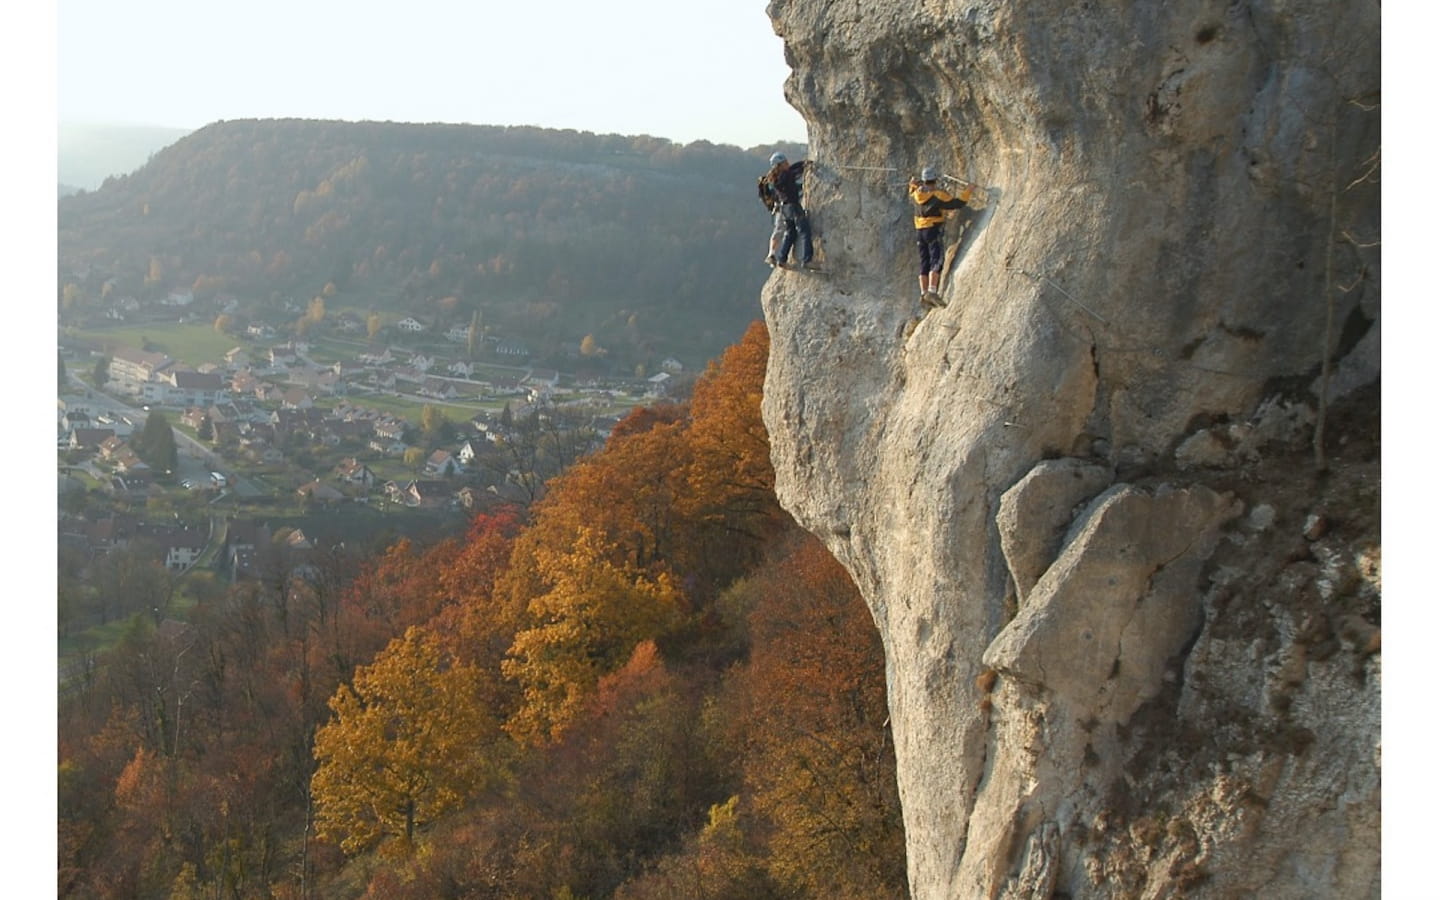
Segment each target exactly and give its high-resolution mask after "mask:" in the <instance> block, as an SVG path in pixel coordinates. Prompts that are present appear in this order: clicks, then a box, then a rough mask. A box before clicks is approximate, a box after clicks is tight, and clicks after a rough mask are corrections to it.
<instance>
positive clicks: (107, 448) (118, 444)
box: [96, 434, 127, 460]
mask: <svg viewBox="0 0 1440 900" xmlns="http://www.w3.org/2000/svg"><path fill="white" fill-rule="evenodd" d="M96 449H97V450H99V451H100V458H101V459H106V460H111V459H115V458H117V457H118V456H120V454H121V453H123V452H124V451H125V450H126V449H127V448H126V446H125V441H124V440H122V439H121V437H120V436H119V435H118V434H112V435H110V436H109V437H107V438H106V439H105V440H103V441H101V442H100V446H99V447H97V448H96Z"/></svg>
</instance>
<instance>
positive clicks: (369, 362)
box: [355, 347, 395, 366]
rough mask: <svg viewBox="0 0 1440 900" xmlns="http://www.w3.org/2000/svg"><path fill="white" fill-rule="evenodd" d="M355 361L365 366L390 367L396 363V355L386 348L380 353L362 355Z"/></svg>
mask: <svg viewBox="0 0 1440 900" xmlns="http://www.w3.org/2000/svg"><path fill="white" fill-rule="evenodd" d="M355 359H356V360H357V361H358V362H359V363H360V364H361V365H364V366H388V365H389V364H390V363H392V362H394V361H395V355H394V354H393V353H391V352H390V348H389V347H386V348H385V349H384V350H382V351H380V352H379V353H361V354H360V355H359V356H357V357H355Z"/></svg>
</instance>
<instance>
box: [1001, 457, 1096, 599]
mask: <svg viewBox="0 0 1440 900" xmlns="http://www.w3.org/2000/svg"><path fill="white" fill-rule="evenodd" d="M1113 477H1114V475H1113V473H1112V472H1111V471H1110V468H1109V467H1108V466H1101V465H1096V464H1094V463H1089V462H1085V461H1084V460H1079V459H1061V460H1045V461H1044V462H1041V463H1040V464H1039V465H1037V466H1036V467H1035V468H1033V469H1031V470H1030V471H1029V472H1027V473H1026V475H1025V477H1024V478H1022V479H1020V481H1019V482H1017V483H1016V485H1015V486H1014V487H1012V488H1010V490H1008V491H1006V492H1005V493H1004V494H1002V495H1001V497H1000V511H999V512H998V513H997V514H996V516H995V524H996V525H997V526H998V527H999V529H1000V549H1001V551H1002V552H1003V553H1004V554H1005V562H1006V564H1007V565H1008V566H1009V567H1010V577H1011V578H1013V579H1015V589H1016V591H1017V593H1018V594H1019V597H1020V600H1021V602H1024V600H1025V597H1026V595H1028V594H1029V593H1030V589H1031V588H1033V587H1034V586H1035V582H1036V581H1038V580H1039V579H1040V575H1041V574H1042V573H1043V572H1044V571H1045V569H1046V568H1048V567H1049V565H1050V563H1051V562H1052V561H1053V560H1054V559H1055V556H1056V554H1057V553H1058V552H1059V550H1060V543H1061V540H1062V539H1063V538H1064V536H1065V532H1066V530H1067V529H1068V528H1069V527H1070V522H1071V520H1072V518H1073V516H1074V513H1075V508H1076V507H1077V506H1078V505H1079V504H1080V503H1081V501H1084V500H1089V499H1090V498H1091V497H1094V496H1095V495H1096V494H1097V493H1099V492H1100V491H1101V490H1102V489H1104V488H1105V487H1107V486H1108V485H1109V484H1110V481H1111V479H1112V478H1113Z"/></svg>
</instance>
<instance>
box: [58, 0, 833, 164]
mask: <svg viewBox="0 0 1440 900" xmlns="http://www.w3.org/2000/svg"><path fill="white" fill-rule="evenodd" d="M56 12H57V19H56V22H57V42H56V47H57V54H56V56H57V64H58V65H57V92H56V108H57V114H58V119H59V120H60V121H62V122H67V123H72V122H73V123H123V124H139V125H158V126H166V127H178V128H199V127H201V126H204V125H207V124H209V123H211V122H215V121H219V120H221V119H246V118H290V117H295V118H306V119H343V120H350V121H359V120H375V121H396V122H456V123H470V124H476V125H538V126H541V127H546V128H573V129H577V130H581V131H593V132H596V133H602V134H605V133H615V134H625V135H635V134H649V135H653V136H656V137H663V138H668V139H670V140H674V141H677V142H680V143H689V142H691V141H694V140H709V141H712V142H714V143H723V144H735V145H738V146H741V147H751V146H755V145H758V144H768V143H771V142H774V141H777V140H787V141H804V140H805V124H804V121H803V120H802V119H801V118H800V116H799V114H798V113H796V112H795V111H794V110H793V109H792V108H790V106H788V105H787V104H786V103H785V98H784V90H783V85H784V81H785V78H786V76H787V75H788V74H789V68H788V67H787V66H786V64H785V59H784V47H783V43H782V41H781V40H780V38H779V37H777V36H776V35H775V33H774V30H773V28H772V27H771V24H770V20H769V18H768V17H767V16H766V14H765V0H684V2H673V0H672V2H662V0H603V2H595V0H550V2H548V3H544V4H531V3H528V2H524V0H518V2H496V0H476V2H461V0H409V2H402V3H397V2H385V3H377V2H373V0H347V2H337V0H250V2H247V3H243V4H233V5H232V4H228V3H227V4H219V3H206V2H198V3H197V2H195V0H126V2H116V0H59V2H58V5H57V8H56Z"/></svg>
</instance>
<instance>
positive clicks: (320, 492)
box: [295, 478, 345, 506]
mask: <svg viewBox="0 0 1440 900" xmlns="http://www.w3.org/2000/svg"><path fill="white" fill-rule="evenodd" d="M295 493H296V494H299V495H300V496H301V497H305V498H307V499H310V500H313V501H314V502H316V503H320V504H324V505H326V506H329V505H330V504H333V503H339V502H340V501H341V500H344V499H345V495H344V494H342V493H340V492H339V491H338V490H336V489H335V488H333V487H331V486H330V485H328V484H324V483H322V482H321V481H320V479H318V478H317V479H315V480H314V481H312V482H309V483H308V484H302V485H300V487H299V488H297V489H296V490H295Z"/></svg>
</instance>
